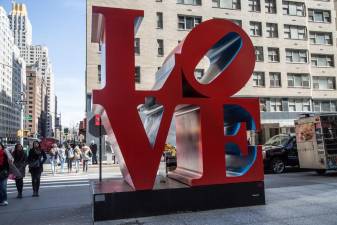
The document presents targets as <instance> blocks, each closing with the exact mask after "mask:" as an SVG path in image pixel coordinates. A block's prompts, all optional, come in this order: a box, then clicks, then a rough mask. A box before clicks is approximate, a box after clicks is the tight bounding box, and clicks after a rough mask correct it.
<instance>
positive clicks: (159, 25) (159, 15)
mask: <svg viewBox="0 0 337 225" xmlns="http://www.w3.org/2000/svg"><path fill="white" fill-rule="evenodd" d="M157 28H158V29H163V13H162V12H157Z"/></svg>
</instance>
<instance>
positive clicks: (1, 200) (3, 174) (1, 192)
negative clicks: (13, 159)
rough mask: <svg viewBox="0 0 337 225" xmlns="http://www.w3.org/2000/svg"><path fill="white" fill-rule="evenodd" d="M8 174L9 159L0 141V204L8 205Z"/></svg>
mask: <svg viewBox="0 0 337 225" xmlns="http://www.w3.org/2000/svg"><path fill="white" fill-rule="evenodd" d="M8 174H9V160H8V157H7V154H6V152H5V147H4V146H3V145H2V143H0V206H6V205H8V201H7V179H8Z"/></svg>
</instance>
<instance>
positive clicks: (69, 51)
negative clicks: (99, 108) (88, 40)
mask: <svg viewBox="0 0 337 225" xmlns="http://www.w3.org/2000/svg"><path fill="white" fill-rule="evenodd" d="M16 2H18V3H25V4H26V6H27V9H28V16H29V19H30V21H31V23H32V26H33V44H42V45H46V46H47V47H48V48H49V56H50V58H51V61H52V64H53V71H54V76H55V92H56V95H57V97H58V109H59V110H58V111H59V112H61V113H62V124H63V125H66V126H72V125H74V124H75V123H77V122H79V121H80V120H82V119H83V118H84V110H85V99H84V95H85V82H84V80H85V30H86V28H85V13H86V11H85V7H86V6H85V4H86V3H85V2H86V1H85V0H17V1H16ZM0 5H1V6H4V7H5V9H6V11H7V13H9V12H10V10H11V0H0Z"/></svg>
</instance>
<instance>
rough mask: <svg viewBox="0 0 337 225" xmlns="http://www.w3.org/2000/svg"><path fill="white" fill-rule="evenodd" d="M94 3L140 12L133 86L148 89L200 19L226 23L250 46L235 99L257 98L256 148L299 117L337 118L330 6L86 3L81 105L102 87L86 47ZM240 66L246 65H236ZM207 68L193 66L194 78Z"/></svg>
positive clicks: (223, 1)
mask: <svg viewBox="0 0 337 225" xmlns="http://www.w3.org/2000/svg"><path fill="white" fill-rule="evenodd" d="M92 5H98V6H106V7H117V8H129V9H141V10H144V18H143V20H142V23H141V25H140V28H139V30H138V32H137V33H136V36H135V61H136V65H135V82H136V84H135V87H136V88H137V89H150V88H151V87H152V85H153V84H154V81H155V79H156V76H155V74H156V72H157V70H158V68H160V67H161V65H162V63H163V61H164V59H165V57H166V56H167V55H168V54H169V53H170V51H171V50H172V49H174V47H176V45H177V44H178V43H179V42H180V41H181V40H183V39H184V37H186V35H187V34H188V32H189V31H190V30H191V29H192V28H194V27H195V26H196V25H198V24H199V23H201V22H202V21H206V20H209V19H212V18H223V19H228V20H231V21H233V22H234V23H236V24H237V25H239V26H241V27H242V28H243V29H244V30H245V31H246V33H247V34H248V35H249V36H250V37H251V39H252V42H253V44H254V46H255V53H256V65H255V71H254V73H253V74H252V76H251V79H250V80H249V82H247V84H246V86H245V87H244V88H243V89H242V90H241V91H240V92H239V93H237V94H236V96H241V97H259V98H260V109H261V123H262V128H263V129H262V132H263V135H262V140H261V141H262V142H264V141H265V140H266V139H268V138H269V137H270V136H273V135H275V134H277V133H280V132H283V133H289V132H294V120H295V119H296V118H298V117H299V116H300V114H302V113H311V112H336V104H337V93H336V75H337V70H336V52H337V51H336V12H335V6H334V2H333V1H332V0H291V1H288V0H284V1H277V0H245V1H243V0H151V1H141V0H119V1H117V0H88V1H87V68H86V90H87V93H86V94H87V95H86V102H87V104H86V105H87V107H86V111H87V116H88V119H90V116H91V115H90V112H91V98H92V96H91V93H92V90H93V89H99V88H100V86H101V85H100V82H101V81H102V71H101V68H102V66H101V64H100V63H101V62H100V49H99V46H98V44H94V43H91V42H90V40H91V17H92V15H91V7H92ZM242 63H243V65H244V62H242ZM206 70H207V66H205V64H200V68H196V72H195V75H196V78H197V79H198V78H200V77H201V76H202V75H203V74H204V72H205V71H206Z"/></svg>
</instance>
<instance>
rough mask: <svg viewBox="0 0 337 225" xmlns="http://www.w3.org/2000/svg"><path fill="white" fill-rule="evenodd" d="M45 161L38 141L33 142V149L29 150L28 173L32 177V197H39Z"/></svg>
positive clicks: (45, 158) (44, 154) (44, 155)
mask: <svg viewBox="0 0 337 225" xmlns="http://www.w3.org/2000/svg"><path fill="white" fill-rule="evenodd" d="M46 160H47V156H46V153H45V152H44V151H43V150H42V149H41V147H40V143H39V142H38V141H34V142H33V148H32V149H30V150H29V155H28V163H29V172H30V173H31V175H32V186H33V197H38V196H39V188H40V179H41V173H42V172H43V163H44V162H45V161H46Z"/></svg>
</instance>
